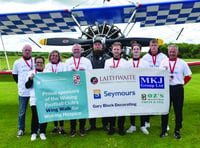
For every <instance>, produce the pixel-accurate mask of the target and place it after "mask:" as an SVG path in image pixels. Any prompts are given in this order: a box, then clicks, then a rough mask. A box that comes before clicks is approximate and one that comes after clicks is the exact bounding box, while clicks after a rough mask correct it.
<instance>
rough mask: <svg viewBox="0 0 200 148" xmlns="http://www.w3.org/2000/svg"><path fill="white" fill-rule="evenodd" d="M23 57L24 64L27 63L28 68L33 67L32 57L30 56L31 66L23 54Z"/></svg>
mask: <svg viewBox="0 0 200 148" xmlns="http://www.w3.org/2000/svg"><path fill="white" fill-rule="evenodd" d="M23 59H24V61H25V63H26V65H27V66H28V67H29V68H30V69H33V59H32V57H31V66H30V65H29V63H28V62H27V61H26V59H25V58H24V56H23Z"/></svg>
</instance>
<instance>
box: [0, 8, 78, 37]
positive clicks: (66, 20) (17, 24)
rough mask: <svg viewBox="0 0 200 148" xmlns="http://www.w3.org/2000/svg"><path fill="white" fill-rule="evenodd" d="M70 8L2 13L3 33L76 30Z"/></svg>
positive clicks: (1, 27)
mask: <svg viewBox="0 0 200 148" xmlns="http://www.w3.org/2000/svg"><path fill="white" fill-rule="evenodd" d="M75 25H76V24H75V23H74V21H73V19H72V17H71V12H69V11H68V10H58V11H40V12H23V13H10V14H0V31H1V34H2V35H15V34H37V33H57V32H75V31H76V29H75V28H74V27H73V26H75Z"/></svg>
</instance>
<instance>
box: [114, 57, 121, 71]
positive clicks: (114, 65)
mask: <svg viewBox="0 0 200 148" xmlns="http://www.w3.org/2000/svg"><path fill="white" fill-rule="evenodd" d="M119 61H120V57H119V60H118V61H117V65H116V66H115V60H114V58H113V67H114V68H117V67H118V65H119Z"/></svg>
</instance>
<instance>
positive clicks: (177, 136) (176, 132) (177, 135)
mask: <svg viewBox="0 0 200 148" xmlns="http://www.w3.org/2000/svg"><path fill="white" fill-rule="evenodd" d="M174 137H175V138H176V139H181V135H180V132H179V131H175V132H174Z"/></svg>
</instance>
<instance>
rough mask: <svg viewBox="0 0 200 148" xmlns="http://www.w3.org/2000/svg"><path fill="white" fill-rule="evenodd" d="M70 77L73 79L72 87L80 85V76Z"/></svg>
mask: <svg viewBox="0 0 200 148" xmlns="http://www.w3.org/2000/svg"><path fill="white" fill-rule="evenodd" d="M72 77H73V81H74V85H80V84H81V76H80V74H73V75H72Z"/></svg>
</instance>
